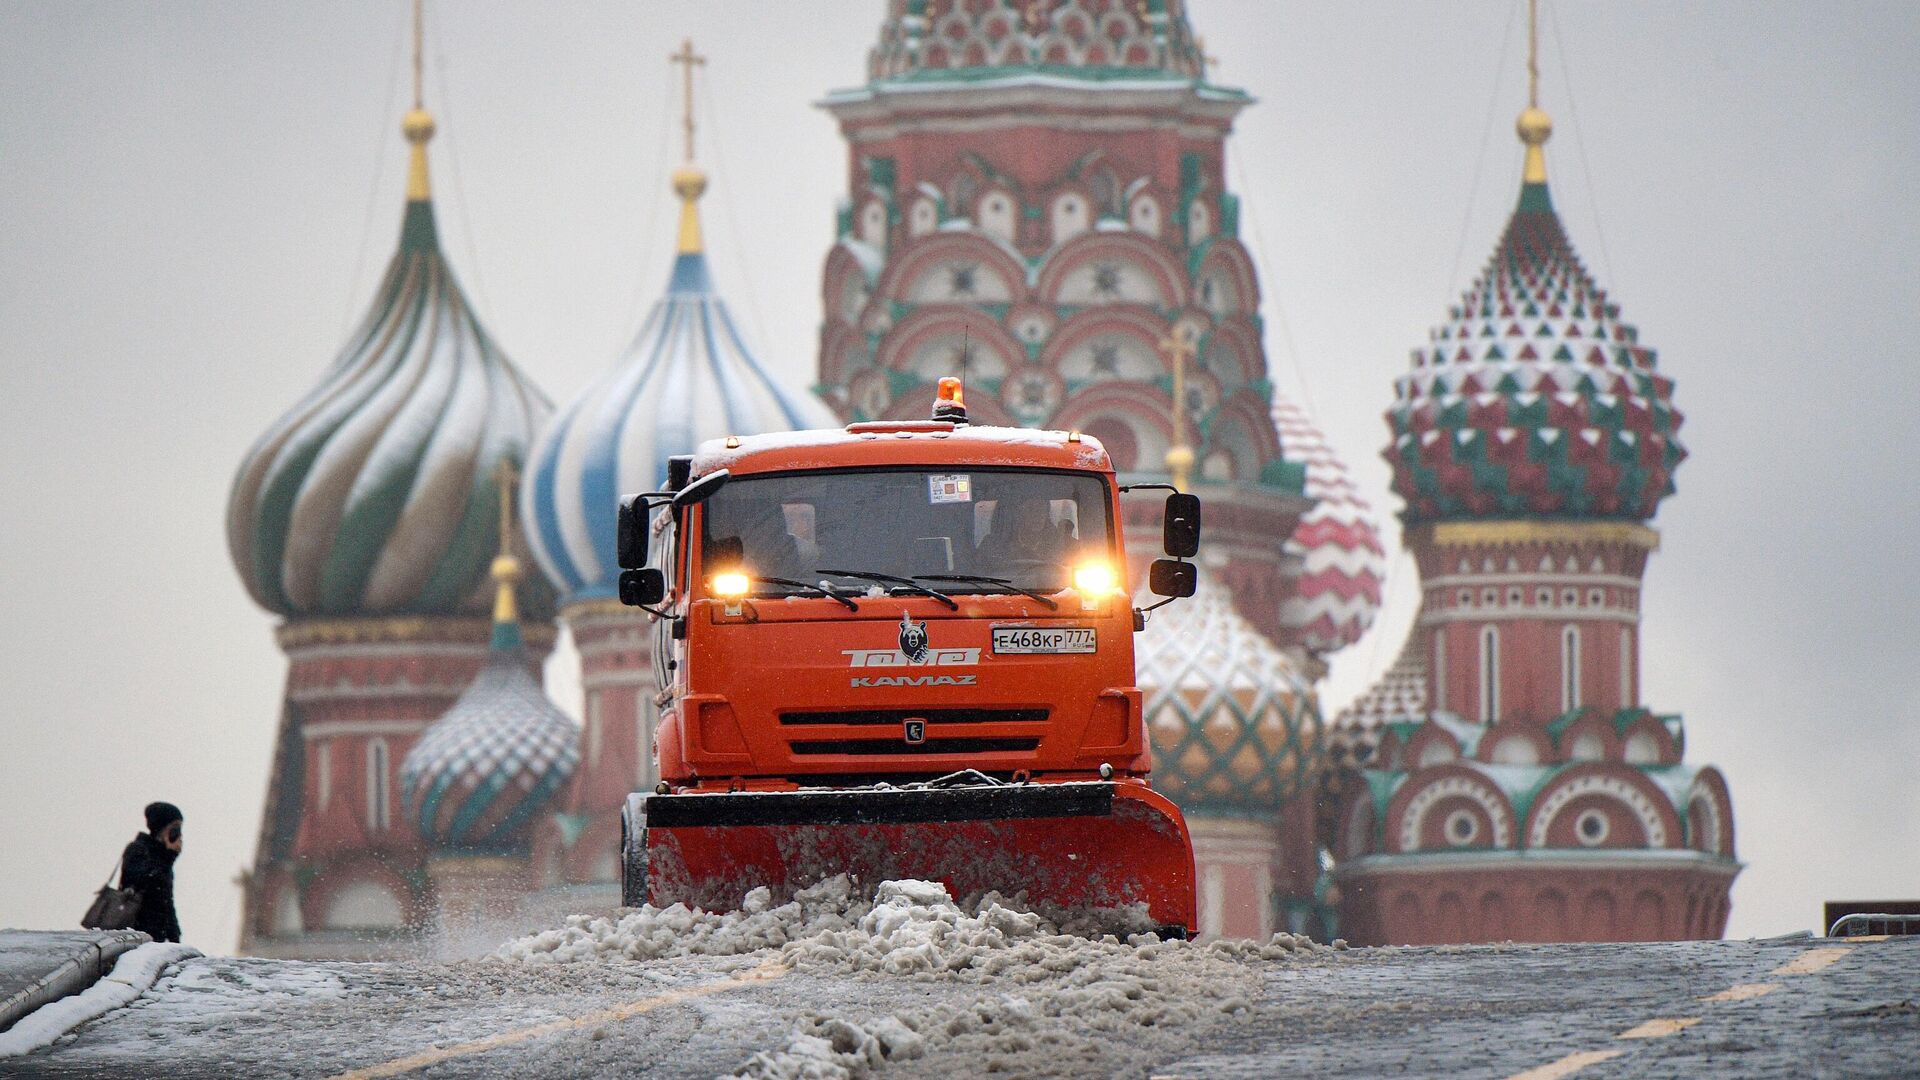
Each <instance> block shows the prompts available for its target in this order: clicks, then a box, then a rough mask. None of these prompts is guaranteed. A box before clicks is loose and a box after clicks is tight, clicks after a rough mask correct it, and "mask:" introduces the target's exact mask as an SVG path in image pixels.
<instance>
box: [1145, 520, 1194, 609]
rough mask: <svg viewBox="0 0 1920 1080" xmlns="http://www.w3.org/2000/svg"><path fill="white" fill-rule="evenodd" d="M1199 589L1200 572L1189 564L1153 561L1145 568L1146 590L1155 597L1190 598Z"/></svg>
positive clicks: (1160, 560)
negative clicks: (1149, 590) (1150, 591)
mask: <svg viewBox="0 0 1920 1080" xmlns="http://www.w3.org/2000/svg"><path fill="white" fill-rule="evenodd" d="M1188 497H1189V498H1191V496H1188ZM1199 587H1200V571H1199V570H1198V569H1197V568H1196V567H1195V566H1194V565H1193V564H1192V563H1190V562H1180V561H1179V560H1177V559H1155V560H1154V561H1153V565H1152V566H1150V567H1148V568H1147V588H1149V589H1152V590H1153V595H1155V596H1166V597H1174V598H1178V597H1187V596H1192V595H1193V593H1194V590H1195V589H1197V588H1199Z"/></svg>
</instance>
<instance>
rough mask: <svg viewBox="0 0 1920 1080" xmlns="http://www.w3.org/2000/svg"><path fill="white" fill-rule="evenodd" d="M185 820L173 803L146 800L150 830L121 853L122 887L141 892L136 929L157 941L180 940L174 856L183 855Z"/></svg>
mask: <svg viewBox="0 0 1920 1080" xmlns="http://www.w3.org/2000/svg"><path fill="white" fill-rule="evenodd" d="M183 820H184V818H183V816H182V815H181V813H180V808H179V807H177V806H175V805H173V804H172V803H164V802H157V803H149V804H147V831H146V832H143V833H141V834H140V835H139V836H136V837H134V838H133V843H131V844H128V845H127V850H126V851H125V852H122V853H121V855H120V887H121V888H123V889H132V890H134V891H135V892H137V893H139V894H140V911H139V913H138V914H136V915H135V916H134V918H133V929H135V930H139V931H141V932H142V933H144V934H146V935H147V936H148V937H150V938H152V939H153V940H155V941H179V940H180V917H179V915H177V914H176V913H175V912H174V910H173V860H175V859H177V858H179V857H180V846H181V840H180V826H181V823H182V822H183Z"/></svg>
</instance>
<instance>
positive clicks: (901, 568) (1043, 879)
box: [619, 379, 1199, 932]
mask: <svg viewBox="0 0 1920 1080" xmlns="http://www.w3.org/2000/svg"><path fill="white" fill-rule="evenodd" d="M668 481H669V482H668V485H667V487H668V490H665V491H660V492H650V493H643V494H640V495H635V496H631V497H629V498H628V499H627V500H626V501H625V502H624V503H623V504H622V506H621V509H620V519H619V526H620V528H619V534H620V553H619V554H620V562H621V565H622V566H623V567H627V568H628V569H627V571H626V572H625V573H624V574H623V575H622V579H621V598H622V600H623V601H625V602H627V603H629V604H633V605H636V606H640V607H643V608H645V609H646V610H648V611H650V612H652V613H653V614H654V615H655V616H656V617H657V619H658V622H657V625H656V632H657V637H656V651H655V657H656V676H657V686H658V688H659V694H658V699H657V702H658V705H659V723H658V726H657V729H656V732H655V735H654V753H655V756H656V758H657V760H658V764H659V776H660V777H661V780H660V783H659V785H658V786H657V787H656V789H655V790H654V791H653V792H651V793H635V794H634V795H633V796H631V797H630V798H629V799H628V801H627V805H626V808H625V812H624V814H623V824H624V828H623V834H624V835H623V861H624V864H625V870H626V873H625V887H624V889H623V893H624V899H625V902H626V903H628V904H639V903H642V902H653V903H656V904H666V903H671V902H674V901H683V902H686V903H688V904H690V905H697V906H700V907H704V908H706V909H709V910H728V909H731V908H733V907H735V906H737V905H738V904H739V903H740V902H741V900H742V898H743V897H744V895H745V894H746V892H748V891H749V890H751V889H753V888H755V887H757V886H760V885H768V886H771V887H772V888H773V889H774V890H775V892H776V893H782V894H784V893H790V892H792V891H793V890H794V889H797V888H801V887H804V886H806V885H808V884H811V883H813V882H816V881H819V880H822V879H824V878H827V877H831V876H833V875H835V874H840V873H847V874H850V875H852V876H853V877H854V878H855V879H856V880H859V881H862V882H866V883H877V882H879V881H882V880H886V879H888V878H904V877H911V878H925V879H932V880H939V881H942V882H944V883H946V884H947V886H948V888H949V889H950V890H951V891H952V892H953V894H954V895H955V896H966V895H969V894H976V893H982V892H985V891H988V890H997V891H999V892H1001V893H1003V894H1006V895H1010V896H1011V895H1014V894H1018V893H1023V892H1024V893H1025V894H1026V896H1027V899H1028V901H1029V902H1030V903H1036V904H1042V905H1053V906H1058V907H1063V908H1070V907H1127V906H1130V905H1144V909H1145V912H1146V914H1147V915H1148V916H1149V917H1150V918H1151V920H1152V921H1153V923H1154V925H1156V926H1160V927H1163V928H1166V929H1168V930H1171V931H1174V932H1190V931H1191V930H1192V928H1193V926H1194V917H1195V913H1194V888H1193V856H1192V849H1191V845H1190V842H1189V840H1188V837H1187V831H1186V825H1185V822H1184V821H1183V819H1182V818H1181V816H1180V813H1179V811H1178V810H1177V809H1176V808H1175V807H1174V805H1173V804H1172V803H1171V802H1169V801H1168V800H1167V799H1166V798H1165V797H1164V796H1161V795H1160V794H1158V793H1157V792H1155V791H1154V790H1153V789H1152V787H1151V785H1150V783H1149V773H1150V769H1151V760H1150V754H1149V748H1148V744H1147V739H1146V733H1145V730H1144V727H1143V724H1142V719H1141V696H1140V691H1139V690H1138V688H1136V687H1135V685H1134V650H1133V634H1134V632H1135V631H1136V630H1137V629H1139V628H1140V627H1141V626H1143V625H1144V615H1143V614H1142V612H1140V611H1138V610H1136V609H1135V607H1134V606H1133V603H1132V600H1131V598H1130V597H1129V595H1128V593H1127V591H1126V588H1125V573H1126V558H1125V550H1124V547H1123V545H1122V538H1121V530H1120V513H1119V509H1120V503H1119V495H1120V491H1119V489H1118V487H1117V486H1116V483H1115V477H1114V473H1113V466H1112V463H1111V462H1110V461H1109V459H1108V457H1107V453H1106V451H1105V449H1104V448H1102V446H1101V445H1100V443H1099V442H1098V441H1096V440H1094V439H1091V438H1089V437H1087V436H1084V435H1081V434H1078V433H1074V432H1064V431H1034V430H1028V429H1021V428H997V427H974V426H971V425H969V424H968V423H967V422H966V413H965V408H964V401H963V399H962V394H961V389H960V386H959V383H958V381H957V380H953V379H946V380H942V384H941V392H940V399H939V401H938V402H937V404H936V408H935V410H934V418H933V419H931V420H927V421H902V422H893V421H888V422H876V423H856V424H852V425H849V426H848V427H847V428H845V429H844V430H827V431H801V432H792V433H784V434H777V435H761V436H746V437H729V438H727V439H724V440H715V441H710V442H707V443H705V444H703V445H702V446H701V447H700V448H699V450H698V452H697V453H696V454H694V455H692V456H691V458H679V459H675V462H674V464H673V466H672V468H671V469H670V474H669V478H668ZM1169 490H1170V489H1169ZM662 509H664V510H665V512H664V513H656V511H660V510H662ZM1165 531H1166V537H1165V540H1166V547H1167V550H1168V553H1169V554H1170V555H1172V556H1174V558H1170V559H1162V560H1158V561H1156V562H1155V563H1154V564H1153V567H1152V571H1153V572H1152V575H1151V577H1152V581H1153V588H1154V590H1155V591H1156V592H1159V593H1161V594H1162V595H1165V596H1167V597H1169V598H1174V597H1179V596H1187V595H1191V594H1192V592H1193V587H1194V569H1193V566H1192V564H1191V563H1188V562H1185V561H1183V560H1184V559H1185V558H1188V557H1191V556H1192V555H1193V554H1194V552H1195V549H1196V547H1197V543H1198V535H1199V503H1198V500H1197V499H1195V498H1194V497H1193V496H1191V495H1184V494H1179V493H1175V494H1173V495H1170V496H1169V498H1168V514H1167V521H1166V529H1165ZM1163 602H1164V601H1163Z"/></svg>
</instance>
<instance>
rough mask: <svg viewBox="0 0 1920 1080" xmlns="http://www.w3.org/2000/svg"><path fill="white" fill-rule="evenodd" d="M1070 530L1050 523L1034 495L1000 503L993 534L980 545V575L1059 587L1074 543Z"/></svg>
mask: <svg viewBox="0 0 1920 1080" xmlns="http://www.w3.org/2000/svg"><path fill="white" fill-rule="evenodd" d="M1072 530H1073V526H1072V524H1071V523H1069V522H1064V521H1063V522H1060V523H1059V524H1057V525H1056V524H1055V523H1054V521H1053V511H1052V507H1051V504H1050V503H1049V501H1048V500H1046V499H1043V498H1041V497H1039V496H1037V495H1016V496H1013V497H1011V498H1008V499H1003V500H1001V501H1000V502H999V503H998V504H996V505H995V506H994V509H993V531H992V532H990V533H988V534H987V538H986V539H985V540H984V541H982V542H981V544H980V549H979V559H980V566H981V567H982V572H983V573H987V574H998V575H1000V576H1003V577H1012V578H1015V579H1017V580H1020V581H1021V582H1022V584H1026V583H1028V579H1039V580H1041V581H1043V582H1044V583H1045V584H1049V585H1058V584H1061V583H1062V582H1063V581H1064V573H1063V567H1064V565H1065V563H1066V559H1067V554H1068V549H1069V548H1070V547H1071V546H1072V543H1073V540H1074V537H1073V533H1072Z"/></svg>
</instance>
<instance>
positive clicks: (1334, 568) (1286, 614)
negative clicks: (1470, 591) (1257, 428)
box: [1273, 394, 1387, 653]
mask: <svg viewBox="0 0 1920 1080" xmlns="http://www.w3.org/2000/svg"><path fill="white" fill-rule="evenodd" d="M1273 424H1274V427H1276V428H1278V429H1279V431H1280V455H1281V457H1282V458H1284V459H1285V460H1286V461H1288V462H1292V463H1295V464H1299V465H1302V466H1305V468H1306V470H1307V481H1306V489H1305V490H1306V495H1307V497H1308V498H1310V499H1313V500H1314V504H1313V509H1311V510H1309V511H1307V513H1306V515H1305V516H1303V517H1302V518H1301V519H1300V524H1299V525H1297V526H1295V527H1294V530H1293V535H1292V536H1290V537H1288V538H1287V543H1286V550H1287V553H1288V554H1289V555H1297V556H1299V558H1300V560H1301V564H1302V570H1301V573H1300V578H1299V580H1298V581H1296V582H1295V583H1294V594H1293V595H1292V596H1291V597H1289V598H1288V599H1287V601H1286V603H1285V604H1284V605H1283V606H1282V607H1281V609H1280V621H1281V622H1282V623H1283V624H1285V625H1286V626H1288V627H1290V628H1291V629H1292V630H1293V631H1294V633H1295V634H1296V635H1297V637H1296V640H1298V641H1299V642H1300V643H1301V644H1302V645H1305V646H1306V647H1307V648H1308V649H1310V650H1312V651H1314V652H1316V653H1329V652H1334V651H1336V650H1339V649H1343V648H1345V647H1347V646H1348V645H1351V644H1353V643H1354V642H1356V641H1358V640H1360V635H1361V634H1363V633H1365V632H1366V629H1367V627H1368V626H1370V625H1372V623H1373V617H1374V616H1375V615H1377V614H1379V611H1380V583H1381V582H1382V581H1383V580H1385V578H1386V573H1387V552H1386V549H1385V548H1384V547H1382V546H1381V544H1380V534H1379V532H1377V531H1376V530H1375V528H1374V525H1373V509H1372V508H1371V507H1369V506H1368V505H1367V501H1366V500H1365V499H1363V498H1361V497H1360V491H1359V489H1358V488H1356V487H1354V485H1353V480H1352V478H1351V477H1349V476H1348V475H1347V466H1346V464H1345V463H1343V462H1342V461H1341V460H1340V458H1339V457H1338V456H1336V455H1335V454H1334V452H1333V447H1331V446H1328V445H1327V438H1326V436H1325V435H1323V434H1321V433H1320V429H1319V428H1318V427H1316V426H1314V423H1313V421H1312V420H1310V419H1308V418H1307V414H1306V411H1305V410H1303V409H1301V408H1300V406H1298V405H1296V404H1294V403H1293V402H1292V401H1289V400H1287V399H1286V398H1284V397H1280V396H1279V395H1277V394H1276V395H1275V396H1274V399H1273Z"/></svg>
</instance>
